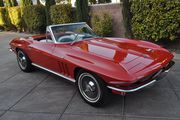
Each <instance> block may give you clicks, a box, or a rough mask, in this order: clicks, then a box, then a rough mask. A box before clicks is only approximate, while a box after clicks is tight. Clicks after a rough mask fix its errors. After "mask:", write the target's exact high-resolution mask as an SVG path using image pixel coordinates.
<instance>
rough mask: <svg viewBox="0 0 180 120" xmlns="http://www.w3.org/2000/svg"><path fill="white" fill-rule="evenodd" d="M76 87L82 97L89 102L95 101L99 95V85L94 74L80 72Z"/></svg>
mask: <svg viewBox="0 0 180 120" xmlns="http://www.w3.org/2000/svg"><path fill="white" fill-rule="evenodd" d="M78 88H79V91H80V93H81V95H82V96H83V98H84V99H86V100H87V101H89V102H90V103H95V102H97V101H98V100H99V99H100V97H101V89H100V86H99V84H98V82H97V80H96V78H95V77H94V76H92V75H91V74H89V73H82V74H81V75H80V76H79V78H78Z"/></svg>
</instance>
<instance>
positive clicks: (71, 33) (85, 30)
mask: <svg viewBox="0 0 180 120" xmlns="http://www.w3.org/2000/svg"><path fill="white" fill-rule="evenodd" d="M51 30H52V33H53V35H54V38H55V40H56V42H59V43H64V42H75V41H79V40H84V39H87V38H95V37H98V36H97V35H96V34H95V33H94V32H93V31H92V30H91V28H90V27H89V26H88V25H87V24H85V23H80V24H67V25H59V26H52V27H51Z"/></svg>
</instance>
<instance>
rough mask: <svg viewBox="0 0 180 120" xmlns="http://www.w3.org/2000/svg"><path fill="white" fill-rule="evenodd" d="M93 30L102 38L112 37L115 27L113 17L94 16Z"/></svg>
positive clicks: (106, 15) (104, 15) (92, 20)
mask: <svg viewBox="0 0 180 120" xmlns="http://www.w3.org/2000/svg"><path fill="white" fill-rule="evenodd" d="M91 24H92V29H93V30H94V31H95V33H96V34H98V35H100V36H106V37H108V36H112V33H113V25H112V17H111V16H110V15H108V14H103V15H100V16H98V15H93V17H92V19H91Z"/></svg>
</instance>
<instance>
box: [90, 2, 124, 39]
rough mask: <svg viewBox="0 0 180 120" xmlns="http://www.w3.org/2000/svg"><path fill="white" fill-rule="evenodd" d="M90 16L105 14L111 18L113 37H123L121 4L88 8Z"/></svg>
mask: <svg viewBox="0 0 180 120" xmlns="http://www.w3.org/2000/svg"><path fill="white" fill-rule="evenodd" d="M90 12H91V13H92V14H101V13H107V14H109V15H111V16H112V18H113V33H114V35H113V36H115V37H124V32H125V29H124V25H123V16H122V4H121V3H116V4H100V5H98V4H97V5H92V6H90Z"/></svg>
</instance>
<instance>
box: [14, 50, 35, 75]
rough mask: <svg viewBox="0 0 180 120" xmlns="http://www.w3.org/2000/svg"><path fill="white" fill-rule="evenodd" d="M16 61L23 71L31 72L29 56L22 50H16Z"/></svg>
mask: <svg viewBox="0 0 180 120" xmlns="http://www.w3.org/2000/svg"><path fill="white" fill-rule="evenodd" d="M17 62H18V65H19V68H20V69H21V70H22V71H23V72H32V71H33V66H32V65H31V61H30V59H29V57H28V56H27V54H26V53H25V52H23V51H22V50H17Z"/></svg>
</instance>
